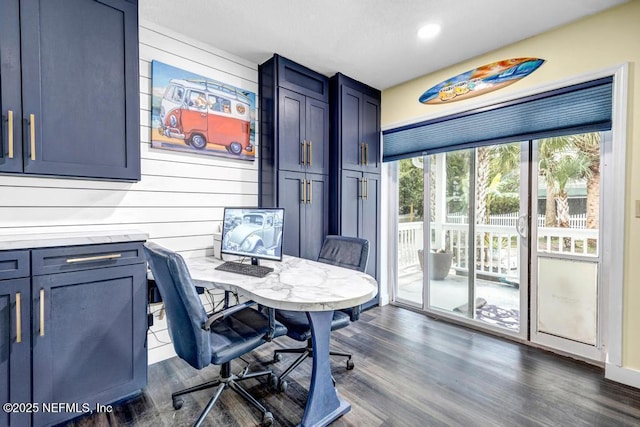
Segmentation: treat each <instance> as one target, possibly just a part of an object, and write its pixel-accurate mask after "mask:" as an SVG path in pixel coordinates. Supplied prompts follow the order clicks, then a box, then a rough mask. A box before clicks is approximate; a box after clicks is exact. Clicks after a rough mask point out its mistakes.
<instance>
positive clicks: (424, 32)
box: [418, 24, 441, 40]
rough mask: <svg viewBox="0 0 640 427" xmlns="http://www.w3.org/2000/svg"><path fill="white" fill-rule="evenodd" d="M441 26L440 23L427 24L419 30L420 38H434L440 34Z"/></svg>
mask: <svg viewBox="0 0 640 427" xmlns="http://www.w3.org/2000/svg"><path fill="white" fill-rule="evenodd" d="M440 30H441V27H440V25H438V24H426V25H423V26H422V27H420V29H419V30H418V38H420V39H422V40H428V39H432V38H434V37H435V36H437V35H438V34H440Z"/></svg>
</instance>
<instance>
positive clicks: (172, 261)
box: [144, 242, 287, 426]
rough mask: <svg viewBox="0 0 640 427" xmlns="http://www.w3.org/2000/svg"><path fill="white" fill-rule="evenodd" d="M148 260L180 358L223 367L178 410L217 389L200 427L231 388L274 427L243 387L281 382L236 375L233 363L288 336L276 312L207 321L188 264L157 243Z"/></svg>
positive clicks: (179, 401)
mask: <svg viewBox="0 0 640 427" xmlns="http://www.w3.org/2000/svg"><path fill="white" fill-rule="evenodd" d="M144 251H145V255H146V257H147V261H148V262H149V266H150V268H151V272H152V273H153V276H154V279H155V281H156V284H157V286H158V288H159V290H160V294H161V296H162V300H163V301H164V305H165V310H166V314H167V324H168V328H169V335H170V336H171V341H172V342H173V347H174V348H175V351H176V353H177V355H178V356H179V357H180V358H181V359H183V360H184V361H186V362H187V363H188V364H189V365H191V366H192V367H194V368H196V369H203V368H205V367H206V366H208V365H210V364H214V365H220V377H219V378H217V379H215V380H213V381H209V382H206V383H204V384H201V385H197V386H195V387H190V388H188V389H186V390H182V391H178V392H175V393H173V394H172V395H171V399H172V403H173V407H174V409H180V408H181V407H182V405H183V403H184V401H183V398H182V396H183V395H184V394H187V393H191V392H194V391H198V390H205V389H208V388H212V387H218V386H219V387H218V389H217V390H216V392H215V394H214V395H213V397H212V398H211V400H209V403H208V404H207V406H206V407H205V409H204V410H203V411H202V413H201V414H200V417H199V418H198V420H197V421H196V423H195V426H200V425H201V424H202V423H203V421H204V420H205V418H206V416H207V414H208V413H209V412H210V411H211V408H213V405H214V404H215V403H216V401H217V400H218V398H219V397H220V395H221V394H222V392H223V391H224V390H225V389H226V388H230V389H231V390H233V391H235V392H236V393H238V394H239V395H240V396H242V397H243V398H244V399H246V400H247V401H248V402H249V403H251V404H252V405H253V406H255V407H256V408H257V409H258V410H259V411H261V412H262V425H263V426H270V425H271V424H273V415H272V414H271V412H269V411H267V409H265V407H264V406H262V404H260V403H259V402H258V401H257V400H256V399H255V398H253V397H252V396H251V395H250V394H249V393H248V392H247V391H246V390H245V389H244V388H242V387H241V386H240V384H239V382H240V381H244V380H247V379H249V378H256V377H260V376H264V375H267V376H268V383H269V385H271V386H272V387H274V388H275V387H277V384H278V378H277V377H276V376H275V375H273V373H272V372H271V371H260V372H249V371H248V367H247V368H245V369H244V370H243V371H242V372H240V373H239V374H233V373H231V361H232V360H233V359H235V358H238V357H241V356H242V355H244V354H246V353H248V352H250V351H251V350H253V349H255V348H257V347H259V346H261V345H262V344H264V343H266V342H267V341H270V340H271V339H272V338H275V337H278V336H281V335H284V334H285V333H286V332H287V331H286V328H285V327H284V326H282V325H281V324H280V323H278V322H277V321H275V317H274V312H273V311H271V313H270V314H269V315H265V314H264V313H261V312H259V311H257V310H254V309H252V308H249V307H250V305H252V304H253V302H247V303H244V304H238V305H234V306H232V307H228V308H226V309H225V310H223V311H220V312H217V313H214V314H213V315H211V316H208V315H207V313H206V312H205V310H204V307H203V305H202V301H201V300H200V298H199V297H198V295H197V293H196V289H195V286H194V283H193V280H192V279H191V276H190V275H189V271H188V269H187V266H186V264H185V262H184V259H183V258H182V257H181V256H180V255H179V254H177V253H175V252H172V251H170V250H168V249H165V248H163V247H162V246H160V245H157V244H155V243H151V242H147V243H145V245H144Z"/></svg>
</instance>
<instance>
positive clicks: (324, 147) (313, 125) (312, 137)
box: [305, 98, 329, 174]
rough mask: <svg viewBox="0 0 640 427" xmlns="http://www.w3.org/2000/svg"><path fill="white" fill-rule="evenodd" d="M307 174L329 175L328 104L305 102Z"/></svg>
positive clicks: (308, 100)
mask: <svg viewBox="0 0 640 427" xmlns="http://www.w3.org/2000/svg"><path fill="white" fill-rule="evenodd" d="M305 130H306V132H305V139H306V143H307V161H306V163H307V168H306V171H307V172H313V173H319V174H327V173H329V104H327V103H326V102H322V101H318V100H316V99H313V98H307V100H306V117H305Z"/></svg>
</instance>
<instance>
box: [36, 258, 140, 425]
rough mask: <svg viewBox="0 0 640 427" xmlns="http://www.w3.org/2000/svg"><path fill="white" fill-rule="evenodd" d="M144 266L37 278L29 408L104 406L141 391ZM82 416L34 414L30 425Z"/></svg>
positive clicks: (53, 422)
mask: <svg viewBox="0 0 640 427" xmlns="http://www.w3.org/2000/svg"><path fill="white" fill-rule="evenodd" d="M145 270H146V268H145V265H144V264H134V265H127V266H121V267H110V268H99V269H95V270H85V271H76V272H70V273H59V274H49V275H45V276H34V277H33V279H32V300H33V306H32V312H33V324H32V334H33V335H32V337H33V401H34V402H65V403H69V404H73V403H77V404H78V405H80V407H81V408H82V405H83V404H88V405H89V406H90V407H92V408H95V405H96V404H97V403H101V404H107V403H111V402H113V401H115V400H117V399H121V398H124V397H126V396H128V395H131V394H132V393H135V392H136V391H137V390H140V389H141V388H142V387H144V386H145V384H146V372H147V348H146V329H147V322H146V311H147V307H146V304H147V301H146V290H147V282H146V271H145ZM78 415H80V413H73V412H65V413H43V412H42V411H41V412H39V413H37V414H34V417H33V420H34V424H35V425H49V424H55V423H58V422H61V421H64V420H66V419H69V418H72V417H75V416H78Z"/></svg>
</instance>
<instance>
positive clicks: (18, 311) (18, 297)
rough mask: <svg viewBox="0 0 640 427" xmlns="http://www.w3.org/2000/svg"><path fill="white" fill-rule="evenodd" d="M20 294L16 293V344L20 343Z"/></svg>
mask: <svg viewBox="0 0 640 427" xmlns="http://www.w3.org/2000/svg"><path fill="white" fill-rule="evenodd" d="M21 311H22V310H21V307H20V292H16V342H17V343H18V342H22V314H21V313H20V312H21Z"/></svg>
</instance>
